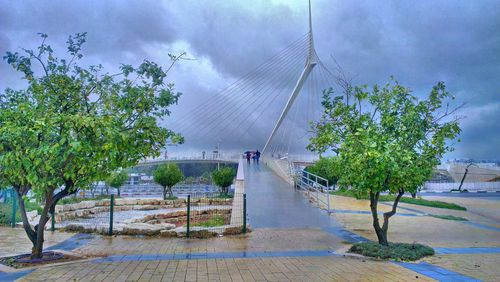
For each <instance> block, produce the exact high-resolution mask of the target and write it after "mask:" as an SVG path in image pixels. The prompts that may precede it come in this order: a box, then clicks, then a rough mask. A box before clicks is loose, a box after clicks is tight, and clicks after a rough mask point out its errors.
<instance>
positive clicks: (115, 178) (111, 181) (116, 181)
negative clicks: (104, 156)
mask: <svg viewBox="0 0 500 282" xmlns="http://www.w3.org/2000/svg"><path fill="white" fill-rule="evenodd" d="M127 180H128V173H127V172H126V171H124V170H121V171H119V172H112V173H111V174H110V175H109V176H108V177H107V178H106V185H107V186H109V187H113V188H116V190H117V191H118V197H120V187H122V186H123V185H124V184H125V182H127Z"/></svg>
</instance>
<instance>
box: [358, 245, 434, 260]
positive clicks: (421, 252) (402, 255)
mask: <svg viewBox="0 0 500 282" xmlns="http://www.w3.org/2000/svg"><path fill="white" fill-rule="evenodd" d="M349 252H351V253H355V254H360V255H363V256H367V257H374V258H379V259H394V260H402V261H414V260H418V259H421V258H423V257H426V256H432V255H434V250H433V249H432V248H431V247H428V246H424V245H421V244H406V243H389V245H388V246H384V245H380V244H377V243H375V242H364V243H356V244H354V245H352V246H351V248H350V249H349Z"/></svg>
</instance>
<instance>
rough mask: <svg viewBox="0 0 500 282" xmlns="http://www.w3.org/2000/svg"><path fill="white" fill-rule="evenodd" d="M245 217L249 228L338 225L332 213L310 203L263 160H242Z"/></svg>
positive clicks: (324, 226) (325, 226)
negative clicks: (257, 162)
mask: <svg viewBox="0 0 500 282" xmlns="http://www.w3.org/2000/svg"><path fill="white" fill-rule="evenodd" d="M245 192H246V194H247V203H248V220H249V223H250V226H251V227H252V228H261V227H272V228H327V227H339V226H340V225H339V224H338V223H337V222H336V221H335V218H334V217H330V216H328V214H327V213H326V212H325V211H323V210H320V209H318V208H315V207H313V206H312V205H311V204H310V203H309V202H308V200H307V199H306V198H305V197H304V196H302V194H301V193H300V192H296V191H295V190H294V188H293V187H292V186H291V185H290V184H288V183H286V182H285V181H284V180H282V179H281V178H280V177H279V176H277V175H276V174H275V173H274V172H273V171H272V170H271V169H270V168H269V167H267V166H266V165H264V164H260V165H255V164H250V165H247V164H245Z"/></svg>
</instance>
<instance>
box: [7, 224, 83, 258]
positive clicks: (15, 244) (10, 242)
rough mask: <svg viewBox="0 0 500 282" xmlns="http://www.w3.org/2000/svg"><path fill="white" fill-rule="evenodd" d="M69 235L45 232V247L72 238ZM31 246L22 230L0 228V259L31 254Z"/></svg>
mask: <svg viewBox="0 0 500 282" xmlns="http://www.w3.org/2000/svg"><path fill="white" fill-rule="evenodd" d="M73 235H74V234H71V233H61V232H50V231H46V232H45V244H44V245H45V247H50V246H52V245H55V244H57V243H59V242H61V241H64V240H66V239H68V238H69V237H71V236H73ZM31 248H32V244H31V241H30V240H29V239H28V236H27V235H26V233H25V232H24V229H22V228H11V227H5V226H0V257H7V256H13V255H18V254H21V253H27V252H31Z"/></svg>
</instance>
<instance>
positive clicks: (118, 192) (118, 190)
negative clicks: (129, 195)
mask: <svg viewBox="0 0 500 282" xmlns="http://www.w3.org/2000/svg"><path fill="white" fill-rule="evenodd" d="M116 190H118V198H120V188H116Z"/></svg>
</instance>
